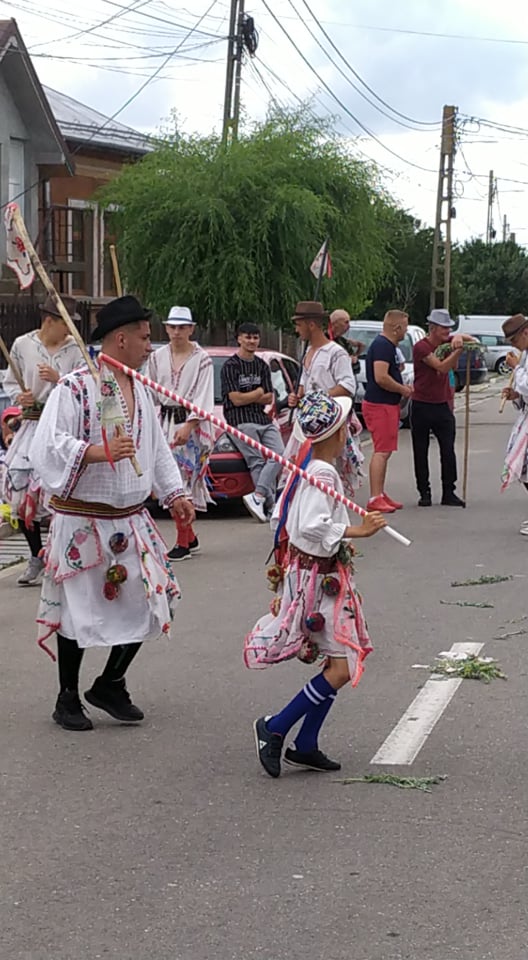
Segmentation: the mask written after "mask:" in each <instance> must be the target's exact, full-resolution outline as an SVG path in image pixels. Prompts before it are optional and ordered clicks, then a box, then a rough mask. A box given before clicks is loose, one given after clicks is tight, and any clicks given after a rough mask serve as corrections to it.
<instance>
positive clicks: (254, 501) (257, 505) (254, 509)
mask: <svg viewBox="0 0 528 960" xmlns="http://www.w3.org/2000/svg"><path fill="white" fill-rule="evenodd" d="M242 500H243V501H244V506H245V507H246V509H247V510H249V512H250V514H251V515H252V516H253V517H255V519H256V520H258V521H259V522H260V523H267V522H268V518H267V516H266V509H265V507H266V505H265V503H264V500H261V499H260V497H256V496H255V494H254V493H246V496H245V497H242Z"/></svg>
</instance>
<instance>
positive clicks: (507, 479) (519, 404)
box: [502, 313, 528, 536]
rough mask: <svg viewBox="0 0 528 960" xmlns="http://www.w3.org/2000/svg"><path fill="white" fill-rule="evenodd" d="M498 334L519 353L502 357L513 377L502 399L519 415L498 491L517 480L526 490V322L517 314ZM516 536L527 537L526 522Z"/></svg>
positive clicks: (527, 478) (527, 372)
mask: <svg viewBox="0 0 528 960" xmlns="http://www.w3.org/2000/svg"><path fill="white" fill-rule="evenodd" d="M502 330H503V333H504V336H505V338H506V340H508V341H509V343H511V345H512V346H513V347H515V348H516V349H517V350H520V351H521V353H520V356H517V355H516V354H514V353H513V352H512V353H509V354H508V356H507V357H506V362H507V363H508V365H509V366H510V367H511V368H512V370H514V371H515V373H514V376H513V382H512V385H511V386H508V387H505V388H504V390H503V391H502V396H503V397H505V398H506V399H507V400H512V401H513V404H514V406H515V407H516V408H517V410H518V411H519V415H518V417H517V419H516V421H515V423H514V425H513V429H512V432H511V434H510V439H509V441H508V446H507V448H506V457H505V461H504V468H503V471H502V489H503V490H505V489H506V488H507V487H509V485H510V483H511V482H512V480H519V481H520V482H521V483H523V484H524V486H525V487H526V489H527V490H528V319H527V318H526V317H524V316H523V315H522V313H518V314H516V315H515V316H514V317H510V318H509V319H508V320H506V321H505V322H504V323H503V324H502ZM519 533H522V534H523V535H524V536H528V520H523V522H522V523H521V527H520V530H519Z"/></svg>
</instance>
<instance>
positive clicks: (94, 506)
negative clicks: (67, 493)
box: [49, 496, 144, 520]
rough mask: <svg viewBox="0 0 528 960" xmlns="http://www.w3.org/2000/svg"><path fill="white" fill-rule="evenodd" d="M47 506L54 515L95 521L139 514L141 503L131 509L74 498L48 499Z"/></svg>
mask: <svg viewBox="0 0 528 960" xmlns="http://www.w3.org/2000/svg"><path fill="white" fill-rule="evenodd" d="M49 505H50V507H51V509H52V510H54V511H55V513H66V514H70V515H71V516H74V517H95V518H96V519H97V520H121V519H122V518H123V517H132V516H133V515H134V514H135V513H141V511H142V510H143V509H144V504H143V503H136V504H134V506H132V507H113V506H112V505H111V504H110V503H95V502H91V501H89V500H76V499H75V498H74V497H67V498H65V499H63V498H62V497H55V496H53V497H50V501H49Z"/></svg>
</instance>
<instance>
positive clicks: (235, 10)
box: [222, 0, 258, 147]
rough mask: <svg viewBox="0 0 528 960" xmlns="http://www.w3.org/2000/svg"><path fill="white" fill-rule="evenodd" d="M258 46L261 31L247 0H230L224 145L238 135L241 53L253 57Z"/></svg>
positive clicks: (223, 129) (223, 125)
mask: <svg viewBox="0 0 528 960" xmlns="http://www.w3.org/2000/svg"><path fill="white" fill-rule="evenodd" d="M257 46H258V33H257V31H256V30H255V23H254V20H253V17H250V16H248V15H247V14H246V12H245V9H244V0H231V9H230V13H229V37H228V40H227V65H226V83H225V95H224V119H223V124H222V143H223V145H224V147H226V146H227V145H228V143H229V142H231V141H233V140H236V139H237V137H238V122H239V119H240V86H241V81H242V56H243V53H244V50H246V51H247V53H248V54H249V56H250V57H253V56H254V55H255V52H256V49H257Z"/></svg>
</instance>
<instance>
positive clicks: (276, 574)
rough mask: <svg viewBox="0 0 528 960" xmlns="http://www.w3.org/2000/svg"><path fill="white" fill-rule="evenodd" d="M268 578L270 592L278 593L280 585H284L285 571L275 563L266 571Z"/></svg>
mask: <svg viewBox="0 0 528 960" xmlns="http://www.w3.org/2000/svg"><path fill="white" fill-rule="evenodd" d="M266 576H267V578H268V586H269V588H270V590H273V591H275V592H276V591H277V590H278V588H279V584H280V583H282V581H283V579H284V571H283V569H282V567H281V565H280V564H279V563H274V564H273V566H272V567H268V569H267V570H266Z"/></svg>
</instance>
